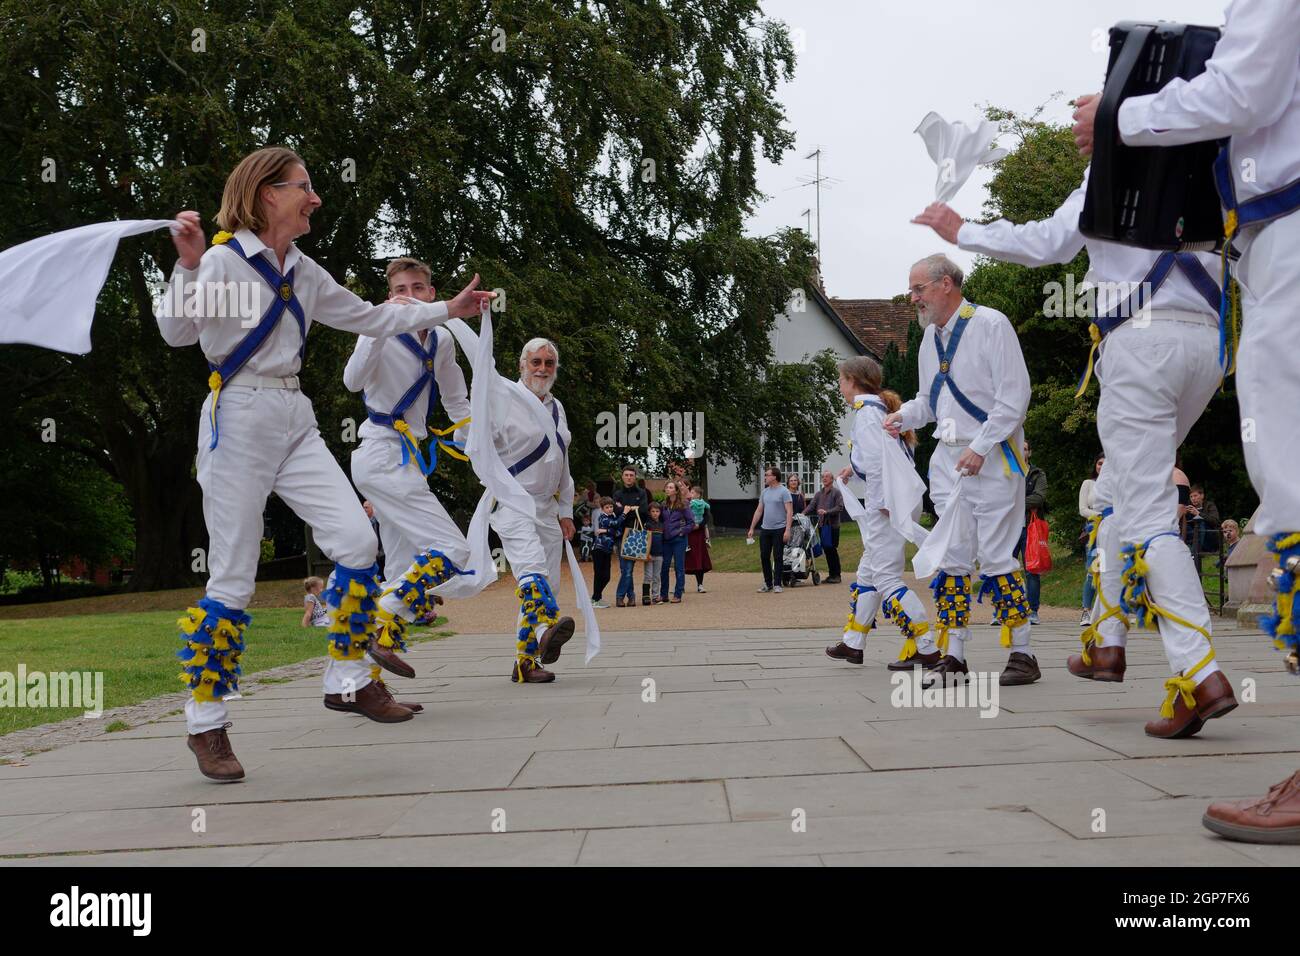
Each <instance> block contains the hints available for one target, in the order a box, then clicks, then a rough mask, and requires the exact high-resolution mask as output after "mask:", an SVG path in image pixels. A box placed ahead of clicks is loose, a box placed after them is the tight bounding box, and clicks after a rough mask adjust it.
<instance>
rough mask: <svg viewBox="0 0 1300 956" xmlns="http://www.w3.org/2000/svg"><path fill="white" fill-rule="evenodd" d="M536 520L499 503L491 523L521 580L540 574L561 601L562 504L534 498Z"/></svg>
mask: <svg viewBox="0 0 1300 956" xmlns="http://www.w3.org/2000/svg"><path fill="white" fill-rule="evenodd" d="M534 501H536V503H537V517H536V518H535V519H534V518H530V517H528V515H526V514H521V513H520V512H518V511H515V510H514V509H512V508H507V507H505V506H504V505H501V504H498V505H497V506H496V508H495V509H494V510H493V512H492V517H491V519H490V523H491V525H492V529H493V530H494V531H496V533H497V537H498V538H500V539H501V548H502V550H504V551H505V553H506V560H507V561H509V562H510V572H511V573H512V574H513V575H514V576H515V580H516V581H518V580H520V579H521V578H523V577H524V576H525V575H529V574H541V575H544V576H545V577H546V583H547V584H549V585H550V586H551V591H552V592H554V593H555V595H556V598H557V600H558V598H559V587H560V562H561V561H562V560H563V558H564V533H563V532H562V531H561V530H560V518H559V515H560V510H559V504H558V503H557V502H556V500H555V499H554V498H535V499H534Z"/></svg>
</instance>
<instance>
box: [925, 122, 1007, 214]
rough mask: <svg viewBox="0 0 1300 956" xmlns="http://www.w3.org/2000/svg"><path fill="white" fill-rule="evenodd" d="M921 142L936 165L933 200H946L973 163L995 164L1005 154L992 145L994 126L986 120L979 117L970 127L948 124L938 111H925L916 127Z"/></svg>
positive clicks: (967, 177)
mask: <svg viewBox="0 0 1300 956" xmlns="http://www.w3.org/2000/svg"><path fill="white" fill-rule="evenodd" d="M916 132H917V133H919V134H920V136H921V139H922V140H924V141H925V149H926V152H928V153H929V154H930V158H931V159H932V160H934V164H935V165H936V166H938V167H939V175H938V178H937V179H936V180H935V186H934V199H935V202H948V201H949V200H950V199H952V197H953V196H956V195H957V193H958V191H960V190H961V187H962V186H964V185H966V180H968V179H970V175H971V173H973V172H975V167H976V166H987V165H989V164H990V163H996V162H997V161H998V160H999V159H1001V158H1002V157H1004V156H1006V155H1007V152H1008V151H1007V150H1005V149H1002V148H1000V147H996V146H994V145H993V141H994V140H995V139H997V136H998V128H997V126H995V125H994V124H993V123H991V122H989V121H988V120H980V121H979V123H978V124H977V125H976V126H975V128H974V129H971V128H970V127H969V126H967V125H966V124H965V123H962V122H954V123H949V122H948V121H947V120H945V119H944V118H943V117H942V116H940V115H939V114H938V113H927V114H926V116H925V119H923V120H921V125H919V126H918V127H917V128H916Z"/></svg>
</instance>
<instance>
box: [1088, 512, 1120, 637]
mask: <svg viewBox="0 0 1300 956" xmlns="http://www.w3.org/2000/svg"><path fill="white" fill-rule="evenodd" d="M1120 543H1121V542H1120V536H1119V526H1118V525H1117V524H1116V523H1115V516H1114V515H1113V514H1112V515H1109V516H1107V517H1106V518H1104V519H1102V522H1101V527H1100V528H1098V529H1097V554H1098V556H1099V558H1100V561H1101V565H1100V567H1101V587H1100V588H1098V589H1097V597H1096V598H1094V599H1093V605H1092V607H1093V612H1092V619H1093V620H1094V621H1097V622H1098V623H1097V638H1098V640H1097V645H1098V646H1099V647H1125V646H1126V645H1127V644H1128V625H1127V624H1126V623H1125V618H1124V614H1123V612H1122V611H1120V612H1117V613H1115V614H1112V615H1111V616H1110V617H1108V618H1106V619H1105V620H1104V621H1102V620H1100V618H1101V617H1102V615H1104V614H1105V613H1106V608H1107V607H1119V596H1120V590H1121V587H1122V585H1121V583H1120V571H1121V570H1122V569H1123V567H1124V561H1123V559H1122V558H1121V557H1120V554H1119V549H1120ZM1103 602H1104V603H1103Z"/></svg>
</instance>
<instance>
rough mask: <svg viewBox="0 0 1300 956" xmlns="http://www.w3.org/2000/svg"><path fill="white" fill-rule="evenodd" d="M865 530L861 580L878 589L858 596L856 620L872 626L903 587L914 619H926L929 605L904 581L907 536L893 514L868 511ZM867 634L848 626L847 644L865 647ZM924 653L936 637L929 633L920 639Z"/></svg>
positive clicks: (904, 601) (861, 525)
mask: <svg viewBox="0 0 1300 956" xmlns="http://www.w3.org/2000/svg"><path fill="white" fill-rule="evenodd" d="M858 527H859V528H860V529H861V531H862V544H863V548H862V557H861V559H859V561H858V575H857V583H858V584H861V585H863V586H867V585H870V586H872V587H874V588H875V589H876V590H874V591H864V592H862V593H860V594H859V595H858V600H857V603H856V604H855V606H854V615H853V616H854V620H855V621H856V622H857V623H858V624H860V625H862V626H863V627H866V626H869V625H870V623H871V622H872V621H873V620H874V619H875V617H876V613H877V611H879V609H880V606H881V604H882V603H884V601H885V600H886V599H887V598H888V597H889V596H890V595H891V594H893V593H895V592H896V591H898V590H899V589H900V588H903V589H905V593H904V594H903V595H902V596H901V597H900V598H899V600H900V601H901V602H902V605H903V611H904V612H905V613H906V614H907V616H908V617H909V618H911V619H912V620H913V621H924V620H925V619H926V613H925V605H924V604H922V603H921V599H920V598H918V597H917V596H916V595H915V594H914V593H913V592H912V590H911V589H910V588H908V587H907V586H906V584H905V583H904V581H903V568H904V567H905V566H906V560H905V557H904V551H903V548H904V544H905V539H904V538H903V536H902V535H901V534H899V533H898V531H897V530H896V529H895V528H894V526H893V525H891V524H890V523H889V517H888V515H886V514H885V513H884V512H882V511H880V510H879V509H872V510H869V511H868V512H867V515H866V517H864V518H862V519H860V520H859V521H858ZM865 639H866V634H865V633H863V632H862V631H855V630H853V629H851V628H846V629H845V631H844V643H845V644H847V645H848V646H849V647H852V648H854V649H855V650H862V648H863V647H864V646H865ZM917 646H918V647H919V648H920V650H921V653H923V654H928V653H930V652H931V651H932V650H933V649H934V648H933V638H932V637H931V636H930V634H929V633H928V632H927V633H926V634H923V635H922V636H921V637H920V638H918V640H917Z"/></svg>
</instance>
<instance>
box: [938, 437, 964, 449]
mask: <svg viewBox="0 0 1300 956" xmlns="http://www.w3.org/2000/svg"><path fill="white" fill-rule="evenodd" d="M939 441H940V442H941V443H942V444H944V445H947V446H948V447H949V448H965V447H966V446H967V445H969V444H970V443H971V439H969V438H940V439H939Z"/></svg>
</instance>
